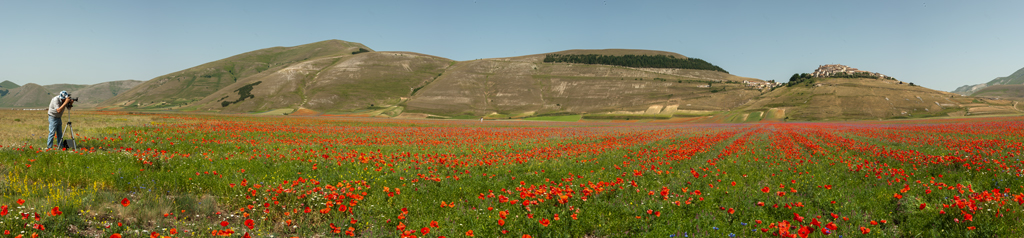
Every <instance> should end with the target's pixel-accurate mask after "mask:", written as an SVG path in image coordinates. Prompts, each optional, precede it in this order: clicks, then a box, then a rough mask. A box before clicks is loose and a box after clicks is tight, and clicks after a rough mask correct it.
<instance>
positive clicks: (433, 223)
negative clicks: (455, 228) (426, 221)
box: [430, 221, 439, 228]
mask: <svg viewBox="0 0 1024 238" xmlns="http://www.w3.org/2000/svg"><path fill="white" fill-rule="evenodd" d="M430 227H433V228H438V227H439V226H438V225H437V221H430Z"/></svg>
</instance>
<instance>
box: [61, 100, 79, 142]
mask: <svg viewBox="0 0 1024 238" xmlns="http://www.w3.org/2000/svg"><path fill="white" fill-rule="evenodd" d="M67 118H68V125H67V126H65V127H64V131H63V132H64V135H63V136H61V139H60V140H61V142H60V148H68V149H71V150H77V149H78V146H77V145H75V128H73V127H71V110H70V108H68V116H67Z"/></svg>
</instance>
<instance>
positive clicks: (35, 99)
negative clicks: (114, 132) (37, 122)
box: [0, 80, 142, 109]
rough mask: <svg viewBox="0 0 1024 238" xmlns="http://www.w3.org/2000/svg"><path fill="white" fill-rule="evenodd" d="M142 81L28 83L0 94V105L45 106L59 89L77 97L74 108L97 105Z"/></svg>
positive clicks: (13, 106)
mask: <svg viewBox="0 0 1024 238" xmlns="http://www.w3.org/2000/svg"><path fill="white" fill-rule="evenodd" d="M141 83H142V81H138V80H121V81H110V82H103V83H98V84H93V85H79V84H51V85H44V86H40V85H38V84H34V83H29V84H25V85H24V86H21V87H17V88H15V89H10V90H8V92H7V93H3V95H0V107H5V108H45V107H47V106H48V105H49V104H50V99H53V97H54V96H56V95H57V94H58V93H60V91H68V93H70V94H71V96H72V97H78V99H79V101H78V102H76V103H75V107H76V108H80V109H85V108H91V107H94V106H96V105H98V104H99V103H100V102H103V101H105V100H107V99H109V98H111V97H114V96H115V95H117V94H120V93H122V92H125V91H128V90H129V89H131V88H133V87H135V86H138V85H139V84H141Z"/></svg>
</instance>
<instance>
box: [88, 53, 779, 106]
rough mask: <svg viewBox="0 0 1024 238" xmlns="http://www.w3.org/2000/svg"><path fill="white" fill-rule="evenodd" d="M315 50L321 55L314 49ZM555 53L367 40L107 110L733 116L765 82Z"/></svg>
mask: <svg viewBox="0 0 1024 238" xmlns="http://www.w3.org/2000/svg"><path fill="white" fill-rule="evenodd" d="M313 49H319V50H318V51H315V52H317V53H316V54H311V53H309V52H313ZM324 49H333V50H324ZM267 51H272V53H274V54H282V55H302V57H269V58H262V59H266V60H264V61H253V60H252V58H254V57H253V55H262V54H269V53H268V52H267ZM551 54H562V55H585V54H599V55H612V56H624V55H652V56H656V55H664V56H670V57H671V58H672V59H683V60H685V59H689V58H687V57H685V56H683V55H680V54H676V53H671V52H664V51H648V50H627V49H609V50H569V51H562V52H554V53H551ZM546 55H548V54H538V55H528V56H520V57H510V58H498V59H482V60H474V61H464V62H457V61H453V60H450V59H446V58H441V57H437V56H431V55H424V54H419V53H412V52H374V51H372V50H369V48H368V47H365V46H363V45H362V44H359V43H352V42H345V41H338V40H332V41H324V42H317V43H313V44H309V45H302V46H296V47H278V48H270V49H264V50H257V51H253V52H249V53H244V54H241V55H238V56H234V57H231V58H227V59H223V60H218V61H214V62H210V63H207V64H204V65H200V66H196V67H193V68H190V69H187V70H183V71H179V72H175V73H172V74H169V75H165V76H161V77H157V78H155V79H153V80H150V81H147V82H145V83H143V84H142V85H140V86H138V87H136V88H134V89H132V90H131V91H129V92H128V93H124V94H122V95H119V96H117V97H114V98H111V99H110V100H107V101H106V102H104V103H103V104H101V106H100V107H101V108H107V109H129V110H140V109H141V110H180V111H210V112H229V113H243V112H269V113H291V112H298V111H303V112H306V113H309V112H313V113H327V114H345V113H362V114H370V115H385V116H398V115H401V114H403V113H405V114H404V115H405V116H413V117H416V116H421V117H423V116H440V117H451V116H455V117H480V116H491V117H522V116H531V115H541V114H582V113H590V114H594V113H603V114H612V115H625V116H630V115H633V116H632V117H634V118H640V117H644V116H645V115H646V116H647V117H655V116H660V117H665V116H667V117H671V116H672V115H673V114H674V113H677V112H679V113H684V114H685V113H693V112H697V113H707V112H718V111H725V110H729V109H730V108H732V107H736V106H738V105H741V104H743V103H744V102H746V101H748V100H750V99H752V98H754V97H756V96H757V95H759V94H760V90H759V89H757V88H755V87H752V86H751V85H748V84H745V83H744V81H747V82H760V83H763V81H761V80H757V79H752V78H744V77H738V76H734V75H730V74H727V73H724V72H716V71H708V70H693V69H678V68H631V67H624V66H615V65H596V64H579V63H545V62H543V59H544V58H545V56H546ZM240 64H247V65H256V66H259V65H273V66H274V67H265V68H256V69H254V70H249V71H245V70H236V71H243V72H249V73H246V74H233V73H230V72H233V71H231V70H226V69H223V68H221V67H223V66H224V65H236V67H235V68H238V67H237V65H240ZM716 67H717V66H716ZM204 72H205V73H204ZM218 73H219V74H218ZM225 77H230V79H231V81H230V82H228V81H226V80H225ZM179 79H180V80H179ZM186 81H187V82H186ZM213 85H218V86H213ZM217 87H219V88H217ZM214 89H216V90H214ZM211 90H213V91H211Z"/></svg>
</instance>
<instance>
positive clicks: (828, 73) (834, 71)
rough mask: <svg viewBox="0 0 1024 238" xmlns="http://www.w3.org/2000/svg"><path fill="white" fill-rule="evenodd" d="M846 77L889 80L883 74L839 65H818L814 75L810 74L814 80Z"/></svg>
mask: <svg viewBox="0 0 1024 238" xmlns="http://www.w3.org/2000/svg"><path fill="white" fill-rule="evenodd" d="M847 75H855V76H862V77H863V76H869V77H875V78H883V79H884V78H891V77H888V76H885V75H884V74H880V73H875V72H869V71H864V70H859V69H857V68H853V67H850V66H846V65H841V64H826V65H819V66H818V69H815V70H814V73H811V76H813V77H816V78H828V77H834V76H847Z"/></svg>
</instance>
